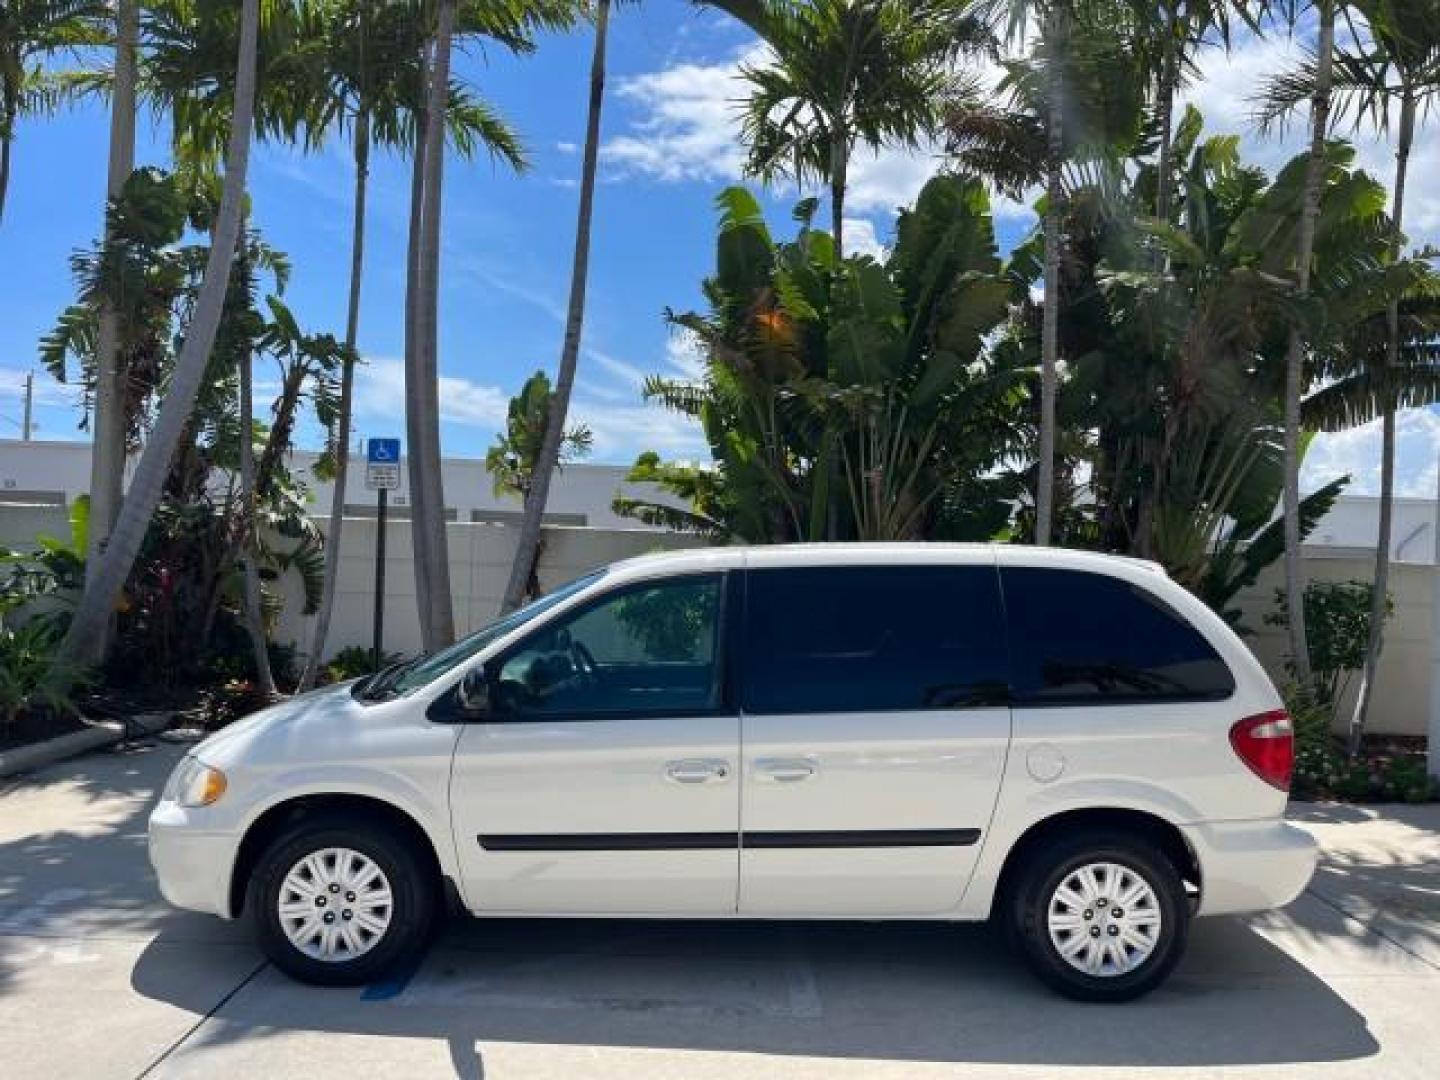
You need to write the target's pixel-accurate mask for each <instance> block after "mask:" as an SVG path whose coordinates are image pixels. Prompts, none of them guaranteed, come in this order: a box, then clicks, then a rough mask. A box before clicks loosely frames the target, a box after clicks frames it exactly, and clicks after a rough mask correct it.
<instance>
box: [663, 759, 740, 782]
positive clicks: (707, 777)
mask: <svg viewBox="0 0 1440 1080" xmlns="http://www.w3.org/2000/svg"><path fill="white" fill-rule="evenodd" d="M729 775H730V763H729V762H728V761H723V760H721V759H719V758H685V759H683V760H681V761H671V762H669V763H668V764H666V766H665V779H667V780H673V781H674V782H675V783H677V784H713V783H715V782H716V781H719V780H724V779H725V778H726V777H727V776H729Z"/></svg>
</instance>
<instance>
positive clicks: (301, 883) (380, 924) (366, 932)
mask: <svg viewBox="0 0 1440 1080" xmlns="http://www.w3.org/2000/svg"><path fill="white" fill-rule="evenodd" d="M276 906H277V910H278V911H279V915H280V925H281V926H282V927H283V928H284V930H285V936H286V937H287V938H289V939H290V944H291V945H294V946H295V948H297V949H299V950H300V951H301V952H302V953H304V954H305V955H306V956H308V957H310V958H311V959H312V960H324V961H327V962H341V961H345V960H354V959H355V958H356V957H360V956H364V955H365V954H366V953H367V952H369V951H370V950H371V949H373V948H374V947H375V946H376V945H378V944H379V943H380V939H381V938H383V937H384V936H385V931H386V930H388V929H389V928H390V918H391V914H392V912H393V910H394V906H393V900H392V899H391V894H390V882H389V880H388V879H387V878H386V877H385V873H384V871H383V870H381V869H380V867H378V866H376V865H375V863H373V862H372V861H371V860H370V859H369V858H367V857H366V856H364V855H362V854H361V853H360V852H358V851H352V850H351V849H350V848H322V849H321V850H319V851H313V852H311V853H310V854H309V855H306V856H305V857H304V858H303V859H301V860H300V861H299V862H297V863H296V864H295V865H294V866H292V867H291V868H290V872H289V873H288V874H286V875H285V880H284V881H282V882H281V884H280V899H279V901H278V902H277V905H276Z"/></svg>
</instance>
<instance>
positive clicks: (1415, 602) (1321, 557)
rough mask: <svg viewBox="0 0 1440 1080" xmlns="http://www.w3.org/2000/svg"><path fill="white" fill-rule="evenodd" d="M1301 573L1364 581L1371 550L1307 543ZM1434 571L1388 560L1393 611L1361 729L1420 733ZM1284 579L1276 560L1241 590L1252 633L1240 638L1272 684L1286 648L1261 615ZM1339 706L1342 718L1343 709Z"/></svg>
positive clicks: (1271, 606)
mask: <svg viewBox="0 0 1440 1080" xmlns="http://www.w3.org/2000/svg"><path fill="white" fill-rule="evenodd" d="M1305 572H1306V575H1307V577H1308V578H1309V579H1310V580H1311V581H1368V580H1370V579H1372V578H1373V577H1374V574H1375V557H1374V555H1373V553H1371V554H1366V553H1363V552H1355V551H1351V552H1343V551H1327V550H1326V549H1324V548H1318V549H1314V548H1307V549H1306V552H1305ZM1435 572H1436V571H1435V569H1434V568H1433V567H1431V566H1424V565H1417V564H1415V563H1392V564H1391V565H1390V597H1391V600H1392V601H1393V602H1394V605H1395V611H1394V614H1393V615H1392V616H1391V617H1390V619H1389V621H1388V622H1387V623H1386V624H1385V649H1384V652H1382V653H1381V654H1380V671H1379V673H1378V675H1377V677H1376V682H1375V694H1374V695H1373V697H1372V698H1371V704H1370V719H1369V724H1368V726H1369V730H1371V731H1374V732H1376V733H1380V734H1387V735H1424V734H1425V731H1426V724H1427V722H1428V717H1429V711H1430V636H1431V634H1432V633H1435V632H1436V630H1437V628H1435V627H1434V626H1433V623H1432V620H1431V612H1430V581H1431V575H1432V574H1434V573H1435ZM1283 583H1284V564H1283V562H1279V561H1277V562H1275V563H1273V564H1272V565H1271V566H1269V567H1268V568H1267V569H1266V571H1265V573H1263V574H1262V575H1261V576H1260V580H1259V581H1257V582H1256V583H1255V587H1254V588H1252V589H1249V590H1247V591H1245V592H1244V593H1241V595H1240V604H1239V606H1240V608H1241V610H1242V611H1243V612H1244V613H1245V614H1244V622H1245V624H1246V626H1248V627H1250V628H1251V629H1252V630H1253V631H1254V633H1253V634H1252V635H1251V636H1250V637H1247V639H1246V640H1247V642H1248V643H1249V645H1250V647H1251V649H1252V650H1253V651H1254V652H1255V655H1256V656H1258V657H1259V658H1260V661H1261V662H1262V663H1263V664H1264V665H1265V668H1266V670H1268V671H1269V672H1270V674H1271V677H1272V678H1274V679H1275V680H1276V682H1277V684H1280V685H1283V682H1284V679H1285V678H1286V675H1285V665H1284V660H1285V655H1286V653H1287V651H1288V648H1287V645H1286V640H1285V629H1284V627H1278V626H1266V625H1265V623H1264V616H1265V615H1266V614H1269V613H1271V612H1273V611H1274V610H1275V590H1276V589H1277V588H1278V587H1280V586H1281V585H1282V584H1283ZM1359 685H1360V677H1359V675H1356V676H1355V677H1354V678H1353V679H1352V680H1351V683H1350V695H1349V698H1350V700H1351V701H1353V698H1354V692H1355V691H1356V690H1357V689H1358V688H1359ZM1348 704H1349V701H1347V702H1342V708H1341V709H1340V710H1339V712H1340V715H1341V717H1342V720H1344V721H1348V719H1349V715H1350V714H1349V710H1348V708H1345V707H1343V706H1345V705H1348Z"/></svg>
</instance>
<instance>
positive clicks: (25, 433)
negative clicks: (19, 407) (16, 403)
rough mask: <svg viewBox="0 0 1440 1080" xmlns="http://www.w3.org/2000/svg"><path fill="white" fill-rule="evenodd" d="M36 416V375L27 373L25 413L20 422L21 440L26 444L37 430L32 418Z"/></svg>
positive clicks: (31, 372)
mask: <svg viewBox="0 0 1440 1080" xmlns="http://www.w3.org/2000/svg"><path fill="white" fill-rule="evenodd" d="M34 415H35V373H34V372H33V371H27V372H26V373H25V412H24V415H23V418H22V419H21V421H20V438H22V439H24V440H25V441H26V442H29V441H30V434H31V432H33V431H34V430H35V425H34V423H32V418H33V417H34Z"/></svg>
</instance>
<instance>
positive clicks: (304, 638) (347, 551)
mask: <svg viewBox="0 0 1440 1080" xmlns="http://www.w3.org/2000/svg"><path fill="white" fill-rule="evenodd" d="M377 525H378V523H377V522H376V521H375V520H373V519H369V518H347V519H346V521H345V535H344V540H343V543H342V555H341V559H340V570H339V578H338V580H337V584H336V593H335V611H334V614H333V616H332V618H331V622H330V634H329V644H328V646H327V653H328V654H330V655H333V654H334V653H335V652H336V651H337V650H339V649H340V648H342V647H344V646H346V645H363V646H365V647H367V648H368V647H369V645H370V643H371V636H372V634H371V626H372V622H373V619H374V613H375V541H376V537H377V534H378V532H379V530H378V528H377ZM518 532H519V530H518V529H517V528H515V527H514V526H510V525H485V524H471V523H469V522H458V523H454V524H451V525H449V526H447V527H446V533H447V537H446V538H447V540H448V541H449V546H450V588H451V594H452V597H453V601H454V605H455V630H456V633H457V634H466V633H469V632H470V631H471V630H476V629H478V628H480V627H481V626H483V625H484V624H485V623H487V622H489V621H490V620H492V619H493V618H494V617H495V616H496V614H497V613H498V612H499V610H500V599H501V596H502V594H503V593H504V591H505V583H506V581H507V580H508V579H509V576H510V565H511V562H512V561H513V559H514V554H515V539H516V535H517V534H518ZM544 536H545V552H544V555H543V556H542V558H541V560H540V570H539V573H540V583H541V586H542V587H543V588H544V589H546V590H549V589H552V588H554V587H555V586H557V585H560V584H563V583H564V582H566V581H569V580H571V579H572V578H576V577H579V576H580V575H581V574H583V573H585V572H586V571H588V570H593V569H595V568H596V567H599V566H603V565H605V564H606V563H610V562H614V561H616V560H618V559H626V558H630V557H631V556H633V555H644V554H646V553H649V552H653V551H667V550H673V549H676V548H684V547H695V546H697V545H698V544H700V543H701V541H699V540H697V539H695V538H693V537H686V536H680V535H677V534H674V533H662V532H649V531H643V530H638V529H582V528H564V527H551V528H547V529H546V530H545V532H544ZM412 551H413V548H412V547H411V543H410V523H409V522H396V521H391V522H388V523H387V524H386V529H385V648H386V650H387V651H389V652H398V653H412V652H417V651H419V649H420V618H419V611H418V609H417V607H416V603H415V570H414V566H413V564H412V562H411V558H412ZM286 594H287V595H286V603H285V614H284V616H283V618H282V620H281V624H280V626H279V628H278V629H277V632H276V635H275V636H276V639H277V640H280V641H293V642H295V643H296V644H297V645H299V646H301V647H302V648H308V647H309V643H310V635H311V633H312V632H313V619H311V618H309V617H306V616H304V615H301V614H300V611H301V606H302V602H301V595H300V589H299V585H298V582H297V581H296V580H295V578H294V575H289V576H288V578H287V580H286Z"/></svg>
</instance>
